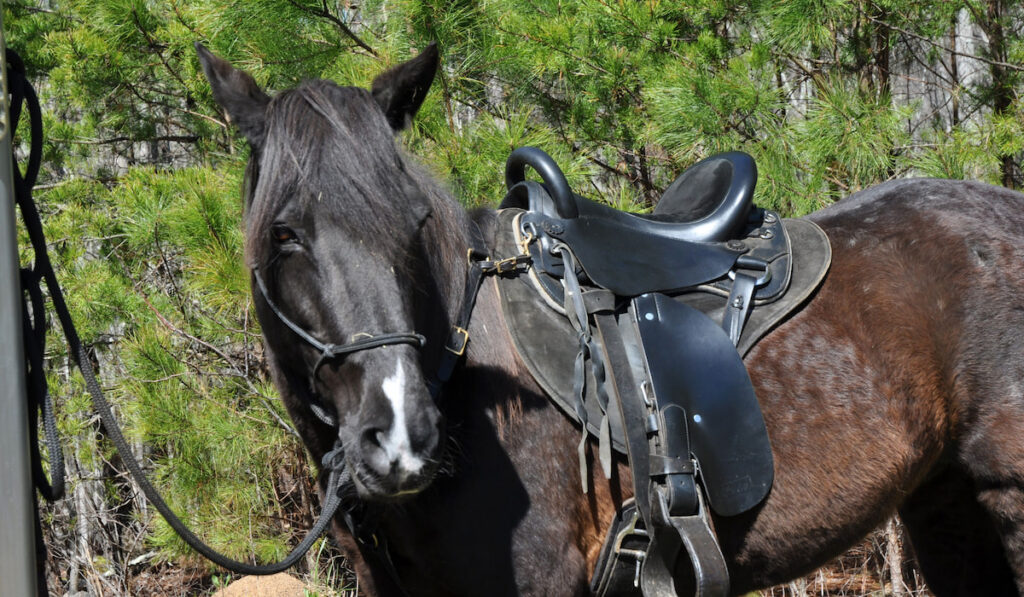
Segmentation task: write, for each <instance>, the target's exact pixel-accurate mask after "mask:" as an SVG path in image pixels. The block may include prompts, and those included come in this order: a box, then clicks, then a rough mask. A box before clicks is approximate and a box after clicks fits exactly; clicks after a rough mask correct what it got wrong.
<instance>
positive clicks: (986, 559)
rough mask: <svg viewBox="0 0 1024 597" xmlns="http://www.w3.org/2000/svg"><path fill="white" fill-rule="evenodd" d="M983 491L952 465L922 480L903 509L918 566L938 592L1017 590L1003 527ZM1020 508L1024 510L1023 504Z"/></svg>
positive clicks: (940, 594)
mask: <svg viewBox="0 0 1024 597" xmlns="http://www.w3.org/2000/svg"><path fill="white" fill-rule="evenodd" d="M982 493H984V492H981V493H979V491H978V488H977V486H976V484H975V482H974V481H972V480H971V478H970V477H968V476H967V475H966V474H964V473H962V472H960V471H958V470H955V469H954V468H952V467H949V468H947V469H946V470H945V471H943V472H941V473H939V474H938V475H936V476H934V477H932V478H931V479H929V480H928V481H926V482H924V483H923V484H922V485H920V486H919V487H918V488H917V489H916V490H915V491H914V492H913V493H912V494H911V495H910V497H909V498H908V499H907V500H906V501H905V502H904V503H903V506H902V507H901V508H900V511H899V513H900V518H901V519H902V521H903V524H904V526H905V527H906V529H907V532H908V534H909V535H910V541H911V544H912V545H913V547H914V552H915V553H916V555H917V561H918V565H919V566H920V567H921V571H922V573H923V574H924V578H925V581H926V582H927V583H928V588H929V589H931V590H932V592H933V593H934V594H935V595H936V597H948V596H960V595H964V596H967V595H1013V594H1016V593H1017V592H1018V588H1017V586H1016V584H1015V579H1014V570H1012V569H1011V566H1010V564H1009V563H1008V561H1007V554H1006V552H1005V551H1004V547H1003V543H1002V541H1001V540H1000V529H998V528H997V524H996V522H995V521H994V520H993V518H992V516H991V515H990V510H989V508H988V507H986V506H985V505H983V504H982V503H981V501H980V500H981V494H982ZM1017 511H1018V512H1024V510H1022V509H1021V508H1020V507H1019V506H1018V509H1017ZM1018 575H1019V573H1018ZM1018 577H1019V576H1018Z"/></svg>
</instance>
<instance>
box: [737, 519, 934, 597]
mask: <svg viewBox="0 0 1024 597" xmlns="http://www.w3.org/2000/svg"><path fill="white" fill-rule="evenodd" d="M753 595H760V596H761V597H805V596H806V597H812V596H813V597H854V596H856V597H860V596H867V595H870V596H872V597H875V596H877V597H882V596H889V595H891V596H893V597H931V595H932V593H931V592H930V591H929V590H928V588H927V587H926V586H925V584H924V579H923V578H922V577H921V573H920V572H919V571H918V570H917V566H916V562H915V560H914V557H913V553H912V550H911V549H910V544H909V542H908V541H906V539H905V536H904V532H903V525H902V524H900V522H899V519H898V518H893V519H892V520H890V521H889V523H887V524H886V525H885V526H883V527H881V528H879V529H878V530H876V531H875V532H873V533H872V534H871V535H869V536H868V537H867V538H866V539H864V541H863V542H861V543H860V544H859V545H857V546H856V547H853V548H852V549H850V550H849V551H847V552H846V553H844V554H843V555H842V556H840V557H839V558H838V559H836V560H835V561H833V562H831V563H830V564H828V565H827V566H824V567H822V568H819V569H818V570H817V571H815V572H814V573H813V574H811V575H810V576H807V577H804V578H800V579H797V580H794V581H792V582H790V583H787V584H784V585H778V586H775V587H772V588H770V589H766V590H763V591H760V592H758V593H755V594H752V595H751V596H750V597H753Z"/></svg>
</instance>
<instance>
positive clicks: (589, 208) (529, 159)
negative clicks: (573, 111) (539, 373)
mask: <svg viewBox="0 0 1024 597" xmlns="http://www.w3.org/2000/svg"><path fill="white" fill-rule="evenodd" d="M526 166H530V167H532V168H533V169H534V170H536V171H537V172H538V173H539V174H540V175H541V178H542V179H543V181H544V184H543V185H542V184H539V183H536V182H532V181H527V180H525V167H526ZM505 178H506V183H507V184H508V185H509V190H508V194H507V195H506V197H505V199H504V200H503V201H502V203H501V207H502V208H519V209H523V210H526V211H527V215H526V217H525V218H524V220H523V223H524V225H525V226H527V227H533V228H534V229H536V230H542V231H543V232H544V234H543V235H541V236H542V237H543V238H542V241H541V242H540V243H539V246H538V247H537V248H536V250H535V252H534V255H533V256H534V258H535V259H536V260H537V261H538V262H539V263H540V265H541V269H542V270H544V271H546V272H549V273H552V274H554V275H555V277H558V276H559V275H560V273H561V271H562V270H561V268H562V263H561V261H562V260H561V258H560V257H559V256H557V255H556V250H557V245H559V244H565V245H566V246H568V247H569V248H571V250H572V252H573V254H574V255H575V257H576V259H577V260H578V264H579V266H580V268H581V270H582V272H580V273H584V274H585V275H586V278H587V279H589V281H592V282H594V283H595V284H597V285H598V286H601V287H604V288H607V289H608V290H611V291H612V292H614V293H615V294H618V295H620V296H637V295H639V294H643V293H645V292H654V291H664V292H671V291H678V290H681V289H685V288H691V287H694V286H697V285H700V284H707V283H710V282H712V281H714V280H718V279H722V278H724V277H725V276H726V275H727V274H728V273H729V272H730V271H732V270H733V269H734V267H735V266H736V265H737V261H738V260H739V259H740V258H741V256H743V255H744V254H746V253H749V252H750V250H751V247H750V245H749V243H747V242H744V241H743V240H738V239H744V238H745V237H747V236H750V234H751V232H752V231H755V230H756V231H758V235H761V234H762V232H761V228H762V227H769V228H770V227H772V226H773V225H774V226H776V227H778V223H779V218H778V217H777V216H776V215H775V214H767V212H765V211H764V210H761V209H756V208H754V207H753V203H752V197H753V193H754V186H755V183H756V179H757V168H756V166H755V165H754V160H753V158H751V157H750V156H749V155H747V154H745V153H742V152H729V153H723V154H719V155H716V156H712V157H710V158H707V159H705V160H703V161H701V162H699V163H697V164H696V165H694V166H692V167H690V168H689V169H687V170H686V171H685V172H683V174H682V175H681V176H679V178H677V179H676V181H675V182H673V183H672V185H671V186H669V188H668V190H667V191H666V192H665V194H664V196H663V197H662V199H661V201H660V202H659V204H658V209H656V210H655V213H653V214H650V215H641V214H634V213H629V212H624V211H619V210H617V209H615V208H613V207H610V206H607V205H604V204H601V203H598V202H595V201H591V200H589V199H586V198H584V197H581V196H579V195H576V194H575V193H573V192H572V191H571V190H570V189H569V186H568V183H567V182H566V181H565V177H564V176H563V175H562V172H561V170H559V168H558V166H557V165H556V164H555V163H554V161H553V160H552V159H551V158H550V157H549V156H548V155H547V154H546V153H544V152H543V151H541V150H539V149H536V148H534V147H521V148H519V149H517V150H515V151H514V152H512V155H511V156H509V160H508V164H507V166H506V173H505ZM776 236H778V237H779V240H780V241H781V240H782V236H783V233H782V231H781V228H779V229H778V230H771V231H769V232H767V233H763V238H775V237H776ZM783 250H784V249H783ZM771 257H774V254H773V255H771V256H770V258H771ZM748 258H749V256H748ZM770 258H769V259H768V260H766V259H763V258H760V257H759V258H758V259H757V260H756V261H752V260H750V259H748V261H750V263H752V264H754V265H753V268H754V269H758V268H760V269H761V270H762V273H763V272H764V270H765V269H766V267H767V266H766V265H765V263H766V262H767V261H770V260H771V259H770ZM758 264H760V265H758ZM740 265H741V266H743V265H744V263H743V261H740ZM748 266H749V264H748ZM778 286H779V285H776V288H775V290H780V288H778ZM553 290H554V291H555V292H556V293H557V292H558V290H557V288H555V289H553ZM762 294H763V293H762Z"/></svg>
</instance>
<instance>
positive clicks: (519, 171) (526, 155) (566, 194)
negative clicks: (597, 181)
mask: <svg viewBox="0 0 1024 597" xmlns="http://www.w3.org/2000/svg"><path fill="white" fill-rule="evenodd" d="M527 166H529V167H531V168H533V169H534V170H535V171H536V172H537V174H540V178H541V180H543V181H544V184H545V185H546V186H547V190H548V193H550V194H551V199H552V200H553V201H554V202H555V209H556V210H557V211H558V215H559V216H561V217H563V218H566V219H571V218H575V217H576V216H578V215H579V213H580V212H579V208H578V207H577V206H576V200H575V199H573V195H572V190H571V189H570V188H569V182H568V181H567V180H565V175H564V174H562V170H561V169H560V168H559V167H558V164H556V163H555V160H553V159H552V158H551V156H549V155H548V154H546V153H544V151H543V150H540V149H538V148H536V147H529V146H524V147H520V148H518V149H516V150H515V151H513V152H512V153H511V154H510V155H509V156H508V161H507V162H505V185H506V186H507V187H508V188H510V189H511V188H512V187H513V185H515V184H516V183H520V182H523V181H524V180H526V167H527Z"/></svg>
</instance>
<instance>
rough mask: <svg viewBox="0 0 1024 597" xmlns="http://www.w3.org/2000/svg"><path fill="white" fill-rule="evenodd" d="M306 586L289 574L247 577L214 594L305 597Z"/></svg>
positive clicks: (236, 596) (248, 596)
mask: <svg viewBox="0 0 1024 597" xmlns="http://www.w3.org/2000/svg"><path fill="white" fill-rule="evenodd" d="M304 589H305V585H304V584H302V582H301V581H299V579H297V578H295V577H294V576H289V575H287V574H284V573H282V574H274V575H272V576H245V577H242V578H240V579H238V580H236V581H235V582H233V583H231V584H230V585H228V586H226V587H224V588H223V589H221V590H219V591H217V592H216V593H214V594H213V595H214V597H304V595H305V591H304Z"/></svg>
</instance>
